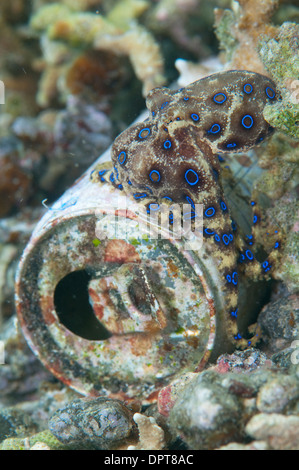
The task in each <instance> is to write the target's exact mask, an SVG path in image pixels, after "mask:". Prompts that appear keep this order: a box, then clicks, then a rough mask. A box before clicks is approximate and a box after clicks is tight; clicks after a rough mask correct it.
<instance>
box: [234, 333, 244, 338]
mask: <svg viewBox="0 0 299 470" xmlns="http://www.w3.org/2000/svg"><path fill="white" fill-rule="evenodd" d="M234 338H235V339H242V336H241V335H240V333H238V334H237V336H234Z"/></svg>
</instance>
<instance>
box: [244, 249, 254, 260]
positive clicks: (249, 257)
mask: <svg viewBox="0 0 299 470" xmlns="http://www.w3.org/2000/svg"><path fill="white" fill-rule="evenodd" d="M245 255H246V256H247V258H248V259H249V260H250V261H251V260H253V254H252V251H250V250H246V251H245Z"/></svg>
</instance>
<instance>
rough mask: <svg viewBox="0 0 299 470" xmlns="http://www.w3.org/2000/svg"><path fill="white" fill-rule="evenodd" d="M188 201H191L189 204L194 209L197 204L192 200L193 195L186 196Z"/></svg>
mask: <svg viewBox="0 0 299 470" xmlns="http://www.w3.org/2000/svg"><path fill="white" fill-rule="evenodd" d="M186 201H187V202H189V204H190V205H191V207H192V208H193V209H195V204H194V202H193V201H192V199H191V197H189V196H186Z"/></svg>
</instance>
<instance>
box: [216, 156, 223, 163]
mask: <svg viewBox="0 0 299 470" xmlns="http://www.w3.org/2000/svg"><path fill="white" fill-rule="evenodd" d="M217 156H218V160H219V161H220V162H221V163H222V162H225V160H224V158H223V157H221V155H217Z"/></svg>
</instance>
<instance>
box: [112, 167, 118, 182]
mask: <svg viewBox="0 0 299 470" xmlns="http://www.w3.org/2000/svg"><path fill="white" fill-rule="evenodd" d="M113 168H114V170H115V173H116V179H117V180H118V169H117V168H116V166H114V167H113Z"/></svg>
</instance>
